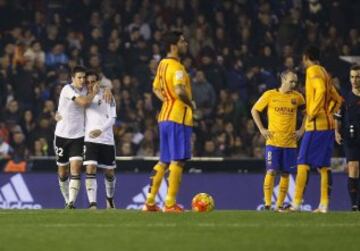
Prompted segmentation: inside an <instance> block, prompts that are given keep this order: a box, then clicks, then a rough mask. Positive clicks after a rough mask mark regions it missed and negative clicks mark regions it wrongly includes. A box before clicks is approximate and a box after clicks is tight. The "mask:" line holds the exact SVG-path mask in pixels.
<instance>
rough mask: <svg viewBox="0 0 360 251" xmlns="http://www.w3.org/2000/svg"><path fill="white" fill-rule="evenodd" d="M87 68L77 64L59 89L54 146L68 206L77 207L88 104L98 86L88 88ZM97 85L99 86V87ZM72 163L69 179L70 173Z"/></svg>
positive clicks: (62, 191)
mask: <svg viewBox="0 0 360 251" xmlns="http://www.w3.org/2000/svg"><path fill="white" fill-rule="evenodd" d="M85 73H86V70H85V68H83V67H81V66H76V67H75V68H74V70H73V73H72V83H71V84H67V85H65V86H64V87H63V89H62V90H61V93H60V99H59V105H58V110H57V114H58V116H60V117H61V119H59V120H58V122H57V123H56V129H55V137H54V148H55V149H54V150H55V154H56V162H57V165H58V175H59V184H60V190H61V193H62V195H63V196H64V199H65V203H66V205H67V208H74V203H75V200H76V197H77V194H78V191H79V188H80V171H81V167H82V160H83V145H84V135H85V109H84V108H85V107H86V106H88V105H89V104H90V103H91V101H92V100H93V98H94V96H95V94H94V93H95V92H96V90H95V89H96V88H95V87H94V90H91V91H89V92H88V90H87V88H86V86H85ZM97 88H98V87H97ZM69 163H70V175H71V176H70V182H69V181H68V176H69V168H68V166H69Z"/></svg>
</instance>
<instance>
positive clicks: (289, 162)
mask: <svg viewBox="0 0 360 251" xmlns="http://www.w3.org/2000/svg"><path fill="white" fill-rule="evenodd" d="M282 156H283V157H282V169H281V171H282V172H285V173H295V172H296V162H297V149H296V148H284V149H283V154H282Z"/></svg>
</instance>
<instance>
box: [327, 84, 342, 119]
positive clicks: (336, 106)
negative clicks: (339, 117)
mask: <svg viewBox="0 0 360 251" xmlns="http://www.w3.org/2000/svg"><path fill="white" fill-rule="evenodd" d="M330 99H331V100H330V107H329V111H330V113H337V112H338V111H339V110H340V108H341V105H342V103H343V101H344V99H343V98H342V97H341V96H340V94H339V93H338V91H337V90H336V88H335V86H334V85H331V89H330Z"/></svg>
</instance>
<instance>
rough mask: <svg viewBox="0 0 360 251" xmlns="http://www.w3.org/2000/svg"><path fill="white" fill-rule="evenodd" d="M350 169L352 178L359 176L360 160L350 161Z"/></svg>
mask: <svg viewBox="0 0 360 251" xmlns="http://www.w3.org/2000/svg"><path fill="white" fill-rule="evenodd" d="M348 169H349V177H351V178H357V177H359V162H358V161H349V163H348Z"/></svg>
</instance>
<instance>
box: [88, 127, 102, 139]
mask: <svg viewBox="0 0 360 251" xmlns="http://www.w3.org/2000/svg"><path fill="white" fill-rule="evenodd" d="M101 133H102V131H101V130H100V129H95V130H92V131H91V132H90V133H89V136H90V138H97V137H99V136H100V135H101Z"/></svg>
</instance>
